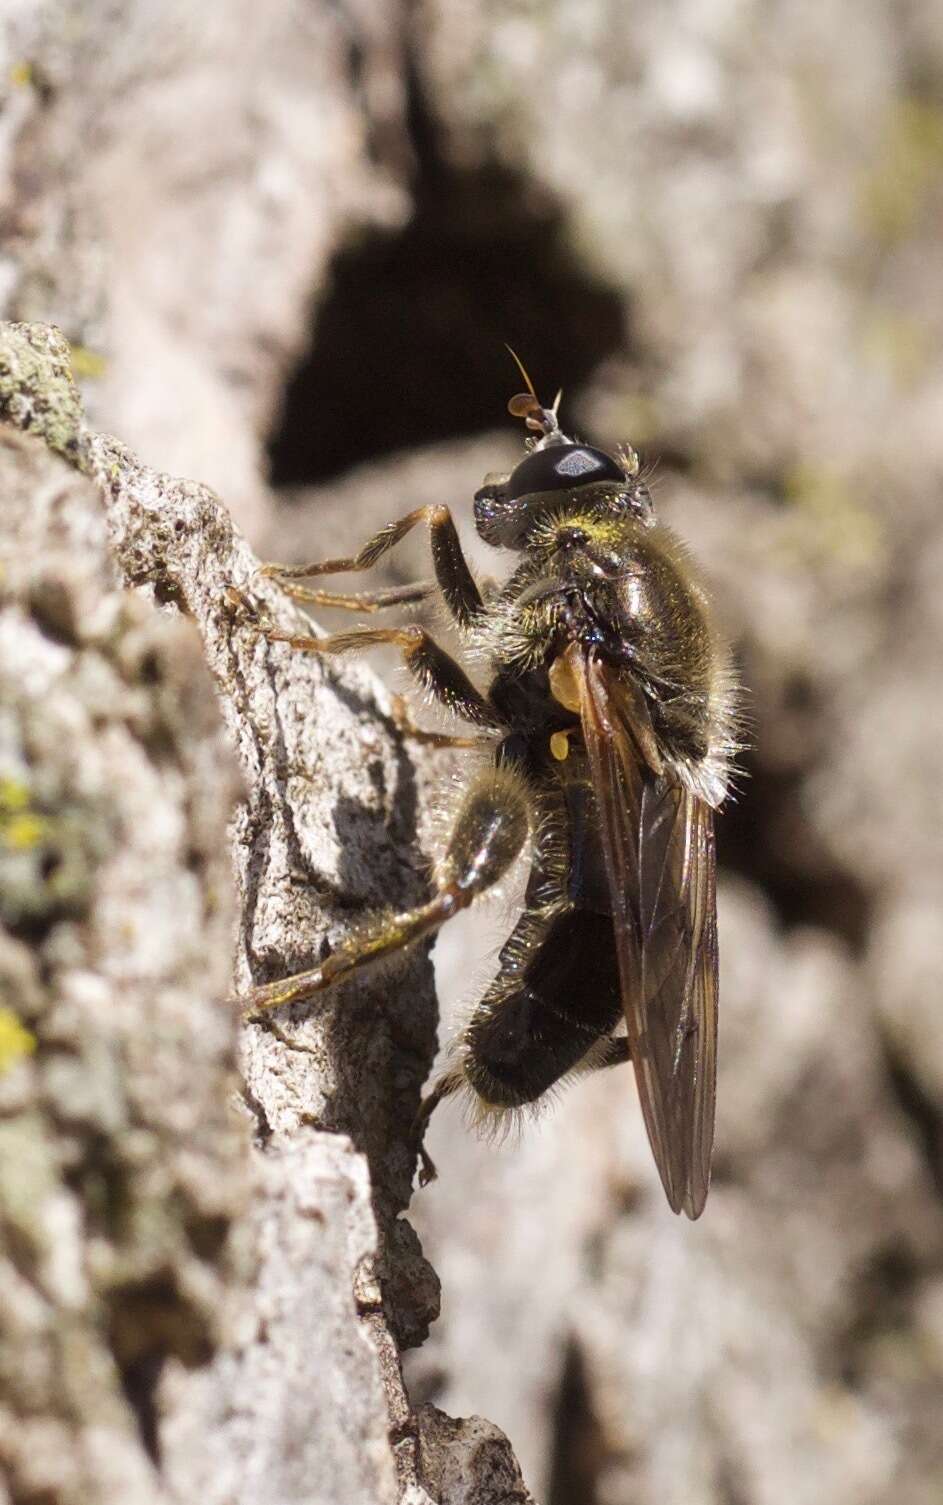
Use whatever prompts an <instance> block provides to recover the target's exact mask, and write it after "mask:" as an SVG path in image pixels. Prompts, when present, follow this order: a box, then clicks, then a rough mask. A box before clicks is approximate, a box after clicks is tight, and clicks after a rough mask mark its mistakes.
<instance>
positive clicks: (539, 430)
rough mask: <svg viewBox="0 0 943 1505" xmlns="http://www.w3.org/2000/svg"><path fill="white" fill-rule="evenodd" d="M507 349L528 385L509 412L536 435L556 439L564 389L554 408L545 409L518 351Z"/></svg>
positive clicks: (517, 396)
mask: <svg viewBox="0 0 943 1505" xmlns="http://www.w3.org/2000/svg"><path fill="white" fill-rule="evenodd" d="M505 349H506V350H507V351H508V352H509V353H510V355H511V358H512V360H513V361H514V364H515V365H516V366H517V369H518V371H520V373H521V375H522V376H523V378H524V380H525V382H526V383H527V391H526V392H518V393H517V395H516V396H514V397H512V398H511V400H510V402H509V403H508V412H509V413H510V414H511V417H512V418H523V420H524V422H525V424H526V425H527V427H528V428H529V429H531V430H532V431H533V432H534V433H536V434H542V435H543V438H544V439H545V440H548V439H551V438H555V437H556V436H557V435H559V433H560V425H559V423H558V421H557V408H558V407H559V405H560V399H561V397H562V396H563V390H562V388H561V390H560V391H559V392H558V393H557V395H556V398H555V400H554V404H553V407H552V408H545V407H544V405H543V403H542V402H541V401H540V398H539V397H538V396H537V393H536V392H535V391H534V383H533V382H532V381H531V379H530V376H529V375H528V373H527V367H526V366H525V365H524V362H523V361H522V360H521V358H520V356H519V355H518V353H517V351H516V350H513V349H512V348H511V346H510V345H505Z"/></svg>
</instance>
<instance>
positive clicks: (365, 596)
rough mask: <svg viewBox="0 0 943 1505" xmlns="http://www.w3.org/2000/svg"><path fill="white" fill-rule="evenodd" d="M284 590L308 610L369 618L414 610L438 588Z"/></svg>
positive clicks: (287, 584)
mask: <svg viewBox="0 0 943 1505" xmlns="http://www.w3.org/2000/svg"><path fill="white" fill-rule="evenodd" d="M269 568H270V567H269ZM282 589H283V590H284V592H285V595H286V596H291V598H292V600H293V601H302V602H303V603H304V604H305V605H306V606H330V607H333V608H334V610H336V611H359V612H365V613H367V614H368V615H370V614H372V613H373V612H375V611H384V610H385V609H386V608H387V607H388V606H415V605H416V604H417V602H419V601H428V600H429V598H430V597H431V596H434V595H435V593H436V590H437V589H438V587H437V586H436V584H435V582H434V581H433V580H417V581H416V583H415V585H392V586H390V587H389V588H388V589H386V590H375V591H355V592H352V593H349V594H345V593H343V592H341V591H330V590H318V589H317V588H315V589H312V588H311V587H310V586H307V585H296V584H295V583H294V581H291V580H288V581H284V580H283V582H282Z"/></svg>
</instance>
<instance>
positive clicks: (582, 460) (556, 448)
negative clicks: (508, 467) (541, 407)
mask: <svg viewBox="0 0 943 1505" xmlns="http://www.w3.org/2000/svg"><path fill="white" fill-rule="evenodd" d="M625 480H626V474H625V471H624V470H623V469H622V466H621V465H620V464H619V462H618V461H617V460H614V459H613V458H612V456H611V455H607V454H606V453H605V452H604V451H603V450H601V449H592V448H591V447H590V446H589V445H588V444H549V445H548V446H547V448H546V449H536V450H534V452H533V454H531V455H528V456H527V459H526V460H522V461H521V463H520V465H518V466H517V467H516V469H515V470H514V471H513V472H512V474H511V478H510V480H509V481H508V484H507V498H508V500H509V501H516V500H517V499H518V498H519V497H523V496H531V495H533V494H534V492H538V491H572V490H573V488H574V487H575V486H587V485H589V484H590V483H592V482H597V481H619V482H622V483H623V484H624V483H625Z"/></svg>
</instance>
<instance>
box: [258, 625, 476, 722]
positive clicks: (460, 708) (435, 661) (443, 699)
mask: <svg viewBox="0 0 943 1505" xmlns="http://www.w3.org/2000/svg"><path fill="white" fill-rule="evenodd" d="M262 630H263V634H264V636H265V637H266V638H267V639H268V641H269V642H270V643H288V644H289V645H290V646H291V647H292V648H297V649H299V650H300V651H301V652H303V653H323V654H336V653H355V652H357V651H358V650H362V649H364V648H373V647H375V646H376V645H377V644H380V643H392V644H394V645H395V646H396V647H397V648H399V650H400V652H401V653H402V655H403V662H404V664H405V665H406V667H407V669H408V670H409V672H410V673H411V674H412V675H413V677H414V678H415V679H417V680H418V681H419V683H420V684H421V685H422V687H423V689H424V690H426V691H428V693H429V694H430V695H432V696H433V697H434V698H435V699H436V700H438V701H439V703H440V704H441V705H444V706H445V707H446V708H447V709H448V710H450V711H451V712H452V714H453V715H455V716H460V717H461V718H462V719H463V720H464V721H470V722H471V723H472V724H473V725H474V726H481V727H488V728H489V729H495V730H497V729H499V728H501V727H503V725H504V722H503V720H502V718H501V717H500V715H499V714H498V712H497V711H496V709H495V708H494V706H493V705H491V704H490V702H489V701H487V700H486V699H485V697H484V696H483V695H482V694H481V693H480V691H479V690H476V688H475V686H474V685H473V684H472V682H471V680H470V679H469V678H468V675H467V674H466V673H465V670H464V669H463V668H462V667H461V665H460V664H457V663H456V662H455V660H454V658H451V657H450V655H449V654H447V653H446V652H445V650H444V649H443V648H440V647H439V645H438V643H436V642H435V641H434V639H433V638H431V637H430V636H429V634H428V632H426V630H425V628H424V627H418V626H416V625H415V624H412V625H410V626H408V627H359V628H355V629H354V630H353V631H352V632H335V633H332V634H331V635H330V636H329V637H323V638H316V637H311V636H309V635H308V634H306V633H292V632H283V631H281V630H280V629H278V628H268V629H262Z"/></svg>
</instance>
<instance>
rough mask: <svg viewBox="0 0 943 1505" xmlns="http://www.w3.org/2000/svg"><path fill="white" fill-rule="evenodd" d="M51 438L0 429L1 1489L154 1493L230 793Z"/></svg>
mask: <svg viewBox="0 0 943 1505" xmlns="http://www.w3.org/2000/svg"><path fill="white" fill-rule="evenodd" d="M2 348H3V351H4V352H5V353H4V355H3V356H2V357H0V360H2V365H3V371H4V373H5V376H6V377H7V378H8V379H11V373H14V377H15V381H16V382H17V383H19V385H18V386H17V388H16V391H11V390H10V389H9V388H8V389H7V390H6V391H5V393H4V400H5V404H6V411H7V413H8V414H9V415H10V416H16V417H18V418H19V419H20V420H21V421H22V422H23V423H24V424H26V426H27V427H28V428H30V429H33V430H37V429H38V430H41V431H42V435H43V438H44V439H45V440H46V441H47V443H48V444H49V446H50V447H54V448H57V449H60V450H65V451H68V452H69V453H71V454H72V455H75V454H77V453H78V440H79V432H78V427H77V419H78V409H77V407H76V405H75V404H74V402H72V400H71V399H70V398H69V395H68V394H69V392H70V390H71V389H70V386H69V382H68V378H67V374H66V372H65V370H64V366H63V360H64V357H63V352H62V347H61V341H59V340H58V339H57V338H56V336H55V334H54V332H49V334H48V338H45V337H43V335H42V332H40V331H22V330H15V331H13V333H12V335H11V337H10V338H9V339H6V340H4V341H3V343H2ZM11 352H12V354H11ZM43 360H48V365H47V367H46V368H44V369H46V371H47V375H48V381H47V384H46V386H45V387H44V378H43V377H41V376H40V374H39V367H40V365H41V364H42V362H43ZM44 391H45V392H46V394H47V396H46V397H45V399H44V397H43V392H44ZM47 443H44V442H42V439H41V438H40V435H39V433H31V434H18V433H16V432H15V431H14V430H12V429H5V430H3V432H2V435H0V488H2V491H3V496H4V508H3V512H2V517H0V562H2V571H3V573H2V578H0V707H2V711H0V925H2V928H0V1289H2V1291H3V1292H4V1298H3V1300H2V1302H0V1353H2V1354H3V1355H4V1358H3V1361H2V1365H0V1458H2V1461H3V1467H4V1473H5V1475H6V1478H7V1480H8V1487H9V1489H10V1490H11V1491H12V1495H11V1497H12V1499H14V1500H17V1501H19V1500H28V1499H38V1498H55V1499H56V1500H57V1501H63V1502H65V1501H68V1502H73V1501H75V1502H77V1505H78V1502H83V1505H84V1502H86V1501H100V1500H103V1499H106V1498H115V1497H118V1495H120V1496H121V1497H123V1498H125V1499H133V1500H135V1501H139V1500H141V1501H143V1500H150V1499H154V1500H157V1499H158V1498H161V1497H162V1496H163V1491H162V1489H161V1486H160V1484H159V1481H158V1479H157V1476H156V1475H154V1473H153V1467H152V1458H153V1457H154V1456H156V1453H157V1451H158V1436H157V1384H158V1381H159V1378H160V1373H161V1369H162V1367H163V1366H164V1365H165V1363H166V1362H167V1361H168V1360H169V1359H171V1358H173V1359H176V1360H177V1361H178V1362H180V1363H182V1364H185V1365H195V1364H204V1363H206V1362H207V1360H208V1359H209V1358H210V1357H211V1355H212V1353H213V1352H214V1350H215V1349H216V1347H217V1345H218V1344H219V1342H220V1341H221V1338H222V1334H223V1326H222V1317H223V1313H224V1311H225V1306H226V1298H227V1293H228V1292H229V1291H230V1290H231V1289H232V1288H234V1286H235V1284H236V1283H237V1280H238V1272H237V1266H236V1264H235V1262H234V1253H233V1247H232V1241H231V1228H232V1225H233V1223H234V1220H235V1219H236V1218H237V1216H238V1215H239V1214H240V1212H241V1209H242V1207H243V1205H244V1199H245V1195H246V1189H247V1180H246V1135H245V1129H244V1126H243V1125H242V1124H241V1123H240V1121H239V1119H238V1117H236V1116H234V1115H233V1111H232V1107H231V1099H232V1093H233V1090H234V1088H235V1085H236V1080H237V1078H236V1071H235V1064H236V1063H235V1021H234V1019H233V1018H232V1016H231V1014H229V1013H228V1012H227V1011H226V1010H225V1009H224V1008H221V1007H220V1005H219V1002H218V1000H219V999H220V998H221V997H223V996H225V993H226V991H227V988H228V976H227V972H228V968H227V964H226V963H227V953H228V949H229V939H228V938H229V933H230V924H231V913H232V910H231V901H230V898H229V893H230V880H229V875H228V871H227V868H228V863H227V856H226V849H225V831H226V823H227V820H228V818H229V814H230V811H231V808H232V804H233V799H234V796H235V793H236V789H237V781H236V778H235V769H234V766H233V763H232V760H231V757H230V755H229V753H228V751H227V748H226V746H225V742H224V740H223V733H222V728H221V726H220V723H219V718H218V715H217V712H216V710H215V706H214V703H213V698H212V693H211V689H210V683H209V679H208V676H207V675H206V672H205V669H204V668H203V665H202V656H201V654H200V651H199V644H198V639H197V636H196V634H195V632H194V630H193V628H192V626H190V625H189V624H185V623H182V622H179V621H170V620H166V619H163V620H162V619H161V618H160V617H158V616H156V615H155V614H154V612H153V611H152V609H151V608H150V607H148V606H147V604H146V603H144V602H142V601H141V600H139V599H135V598H134V597H133V596H131V595H129V594H127V593H126V592H122V591H120V590H118V589H117V588H116V582H115V574H114V570H113V567H112V565H111V563H110V561H109V559H108V555H107V552H106V526H105V517H104V513H103V510H102V507H101V502H100V499H99V496H98V494H97V492H96V490H95V488H94V487H93V486H92V485H91V484H90V483H89V482H88V481H86V480H85V479H83V478H82V477H81V476H80V475H78V474H77V473H76V472H75V471H74V470H70V469H69V468H68V467H67V466H66V465H65V464H64V463H63V461H62V460H61V459H60V458H59V457H58V456H57V455H55V454H53V453H51V452H50V447H47ZM200 686H202V688H198V687H200ZM116 1492H117V1493H116Z"/></svg>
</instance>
